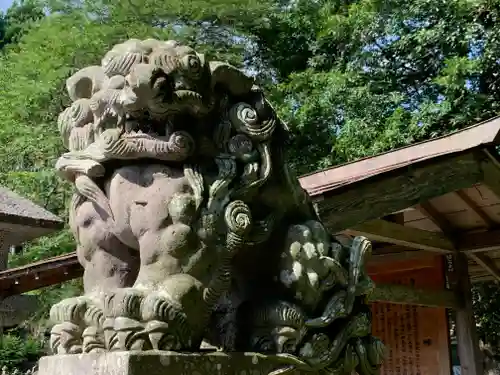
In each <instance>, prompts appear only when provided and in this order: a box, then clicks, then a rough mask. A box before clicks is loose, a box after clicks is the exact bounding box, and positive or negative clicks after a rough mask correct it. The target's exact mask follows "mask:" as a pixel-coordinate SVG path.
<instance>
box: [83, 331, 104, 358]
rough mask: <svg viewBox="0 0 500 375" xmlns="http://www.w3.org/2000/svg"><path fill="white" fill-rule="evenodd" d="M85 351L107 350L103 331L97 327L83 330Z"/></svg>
mask: <svg viewBox="0 0 500 375" xmlns="http://www.w3.org/2000/svg"><path fill="white" fill-rule="evenodd" d="M82 337H83V347H82V351H83V353H100V352H104V351H105V350H106V345H105V343H104V337H103V332H102V331H101V330H99V329H98V328H96V327H88V328H86V329H85V330H84V331H83V334H82Z"/></svg>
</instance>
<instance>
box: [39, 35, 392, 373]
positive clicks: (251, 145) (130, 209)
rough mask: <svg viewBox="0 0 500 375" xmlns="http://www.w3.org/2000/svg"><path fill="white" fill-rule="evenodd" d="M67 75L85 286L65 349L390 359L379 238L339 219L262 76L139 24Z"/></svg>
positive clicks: (287, 360)
mask: <svg viewBox="0 0 500 375" xmlns="http://www.w3.org/2000/svg"><path fill="white" fill-rule="evenodd" d="M67 90H68V95H69V96H70V98H71V99H72V100H73V102H72V104H71V105H70V106H69V107H68V108H66V109H65V110H64V111H63V112H62V113H61V114H60V116H59V118H58V126H59V130H60V132H61V135H62V139H63V143H64V145H65V146H66V147H67V148H68V150H69V152H66V153H64V154H63V155H62V156H61V157H60V158H59V160H58V162H57V163H56V168H57V169H58V171H59V173H60V174H61V176H62V177H64V178H66V179H67V180H68V181H70V182H71V183H73V184H74V187H75V191H74V194H73V197H72V200H71V204H70V209H69V219H70V220H69V224H70V228H71V230H72V232H73V234H74V236H75V239H76V242H77V249H76V252H77V254H78V260H79V261H80V263H81V264H82V266H83V268H84V269H85V271H84V276H83V281H84V287H85V294H84V295H83V296H80V297H76V298H70V299H67V300H63V301H61V302H60V303H58V304H56V305H55V306H53V308H52V310H51V318H52V320H53V322H54V323H55V325H54V327H53V329H52V332H51V340H50V344H51V348H52V350H53V351H54V352H55V353H56V354H59V355H67V354H73V355H79V354H81V353H92V354H94V353H102V352H112V353H114V352H117V351H120V352H121V351H123V352H128V351H129V352H137V351H144V352H150V351H153V352H154V351H159V350H160V351H172V350H175V351H178V352H180V351H182V352H194V353H196V352H200V351H201V345H202V342H203V341H205V342H206V343H208V344H210V345H212V346H213V347H216V348H218V349H221V350H222V351H225V352H241V353H243V352H249V351H252V352H260V353H266V354H269V355H272V356H274V357H275V359H278V358H279V361H278V363H280V364H281V365H282V366H284V368H285V370H284V371H285V372H288V371H289V370H294V369H299V370H301V371H302V370H304V371H308V372H313V373H314V372H317V371H320V370H325V371H328V372H329V373H337V374H346V375H347V374H351V373H352V372H353V371H354V370H356V371H357V372H358V373H360V374H361V375H374V374H376V373H377V372H378V369H379V368H380V364H381V362H382V357H383V344H382V343H381V342H380V340H378V339H376V338H374V337H372V336H371V313H370V310H369V308H368V307H367V305H366V297H367V295H369V294H370V293H371V292H372V290H373V288H374V284H373V282H372V280H371V279H370V278H369V277H368V275H367V274H366V272H365V264H366V262H367V259H368V258H369V257H370V254H371V244H370V242H369V241H368V240H367V239H366V238H363V237H356V238H355V239H354V240H353V241H352V243H348V244H344V243H342V242H341V241H338V240H336V239H335V238H334V237H333V236H331V234H330V233H328V231H327V230H326V228H325V226H324V225H323V224H322V223H321V221H320V220H319V218H318V216H317V214H316V212H315V210H314V207H313V205H312V203H311V201H310V199H309V197H308V195H307V193H306V192H305V191H304V190H303V189H302V188H301V187H300V184H299V181H298V180H297V178H296V177H295V176H294V175H293V173H292V171H291V169H290V166H289V163H288V162H287V157H286V145H287V144H288V143H287V139H288V136H289V134H288V129H287V127H286V125H285V124H284V123H283V122H282V121H281V120H280V119H279V117H278V115H277V113H276V112H275V111H274V109H273V107H272V105H271V104H270V103H269V101H268V100H267V99H266V98H265V95H264V92H263V91H262V89H261V88H259V87H258V86H256V85H255V84H254V81H253V79H252V78H251V77H247V76H246V75H245V74H244V73H243V72H242V71H240V70H238V69H237V68H235V67H233V66H231V65H229V64H227V63H223V62H219V61H209V60H208V59H207V58H206V57H205V56H204V55H203V54H200V53H198V52H197V51H195V50H193V49H192V48H190V47H188V46H184V45H181V44H179V43H177V42H175V41H159V40H154V39H147V40H138V39H131V40H128V41H126V42H124V43H120V44H117V45H115V46H113V47H112V48H111V50H109V51H108V52H107V53H106V54H105V55H104V57H103V59H102V61H101V65H100V66H92V67H87V68H84V69H82V70H80V71H79V72H77V73H75V74H74V75H73V76H72V77H71V78H70V79H68V81H67ZM339 214H341V212H339ZM110 355H111V354H110ZM116 355H117V356H120V355H118V354H116ZM65 358H66V357H65ZM71 358H78V357H71ZM82 358H83V357H82ZM96 358H97V357H96ZM99 358H101V357H99ZM103 358H107V357H103ZM110 358H111V357H110ZM127 358H129V359H130V358H142V357H127ZM144 358H154V357H144ZM160 358H161V356H160ZM189 358H190V359H189V360H188V361H187V362H186V363H190V362H191V357H189ZM192 358H198V357H196V355H194V357H192ZM71 360H75V359H71ZM71 360H70V359H68V361H71ZM155 360H156V359H155ZM200 360H201V359H200ZM46 361H48V360H46ZM54 361H57V360H56V359H54ZM82 361H84V359H82ZM231 361H233V359H232V357H231ZM130 363H131V362H129V365H130V366H131V364H130ZM231 363H232V362H231ZM219 365H221V364H220V363H219ZM75 366H76V365H75ZM221 366H222V365H221ZM98 367H99V366H98ZM145 367H147V366H146V365H145V364H144V366H141V368H142V371H143V372H142V373H145V374H147V372H148V371H146V370H145V369H144V368H145ZM243 368H245V366H244V367H243ZM194 370H195V369H194ZM179 371H180V370H179ZM173 372H174V373H175V371H173ZM224 373H227V372H224ZM280 373H283V371H282V372H280Z"/></svg>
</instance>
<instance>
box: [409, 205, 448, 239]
mask: <svg viewBox="0 0 500 375" xmlns="http://www.w3.org/2000/svg"><path fill="white" fill-rule="evenodd" d="M417 209H418V210H419V211H420V212H421V213H422V214H424V215H425V216H427V217H428V218H429V219H430V220H431V221H432V222H433V223H434V225H436V226H437V227H438V228H439V229H441V231H442V232H443V233H444V235H445V236H446V237H447V238H448V239H449V240H450V241H451V242H453V241H454V237H455V229H454V228H453V227H452V225H451V224H450V222H449V221H448V220H447V219H446V218H445V217H444V216H443V215H442V214H441V213H440V212H439V211H438V210H437V209H436V208H435V207H434V206H433V205H432V203H430V202H423V203H420V204H419V205H418V206H417Z"/></svg>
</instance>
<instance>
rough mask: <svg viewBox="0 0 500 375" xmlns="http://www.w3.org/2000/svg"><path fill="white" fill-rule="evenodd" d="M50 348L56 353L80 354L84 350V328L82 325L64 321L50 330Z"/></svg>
mask: <svg viewBox="0 0 500 375" xmlns="http://www.w3.org/2000/svg"><path fill="white" fill-rule="evenodd" d="M50 348H51V350H52V352H54V353H56V354H79V353H81V352H82V330H81V328H80V326H78V325H76V324H74V323H71V322H64V323H61V324H57V325H55V326H54V327H53V328H52V331H51V332H50Z"/></svg>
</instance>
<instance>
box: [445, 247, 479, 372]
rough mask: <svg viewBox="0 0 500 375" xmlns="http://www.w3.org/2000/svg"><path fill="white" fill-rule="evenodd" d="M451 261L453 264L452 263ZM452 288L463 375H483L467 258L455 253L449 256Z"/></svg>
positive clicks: (449, 273)
mask: <svg viewBox="0 0 500 375" xmlns="http://www.w3.org/2000/svg"><path fill="white" fill-rule="evenodd" d="M450 260H451V262H450ZM447 261H448V262H447V264H448V269H447V271H448V275H449V283H450V287H452V288H453V290H454V292H455V295H456V298H457V305H458V307H457V309H456V310H455V312H456V332H457V346H458V357H459V360H460V367H461V368H462V371H461V375H483V361H482V358H481V352H480V350H479V339H478V336H477V332H476V322H475V320H474V312H473V310H472V292H471V283H470V279H469V267H468V260H467V256H466V255H465V254H463V253H458V252H457V253H455V254H453V255H452V256H447Z"/></svg>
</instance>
